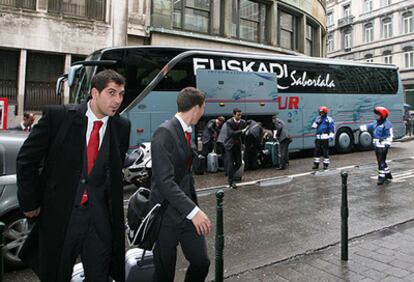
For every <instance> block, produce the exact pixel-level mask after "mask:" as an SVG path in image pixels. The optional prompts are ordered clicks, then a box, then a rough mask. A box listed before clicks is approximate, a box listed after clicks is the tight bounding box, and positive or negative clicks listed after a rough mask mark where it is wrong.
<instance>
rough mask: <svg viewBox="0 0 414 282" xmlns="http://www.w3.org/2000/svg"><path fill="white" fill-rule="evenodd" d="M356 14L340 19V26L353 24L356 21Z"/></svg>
mask: <svg viewBox="0 0 414 282" xmlns="http://www.w3.org/2000/svg"><path fill="white" fill-rule="evenodd" d="M354 18H355V17H354V16H346V17H343V18H340V19H339V20H338V27H344V26H347V25H351V24H352V23H353V22H354Z"/></svg>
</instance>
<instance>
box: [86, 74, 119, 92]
mask: <svg viewBox="0 0 414 282" xmlns="http://www.w3.org/2000/svg"><path fill="white" fill-rule="evenodd" d="M111 81H113V82H115V83H116V84H118V85H125V78H124V77H123V76H122V75H121V74H119V73H117V72H116V71H114V70H111V69H106V70H103V71H101V72H98V73H97V74H95V76H94V77H93V78H92V82H91V84H92V88H96V89H97V90H98V92H99V93H100V92H101V91H102V90H104V89H105V87H106V86H107V85H108V83H109V82H111Z"/></svg>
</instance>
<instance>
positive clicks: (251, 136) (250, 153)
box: [243, 120, 263, 170]
mask: <svg viewBox="0 0 414 282" xmlns="http://www.w3.org/2000/svg"><path fill="white" fill-rule="evenodd" d="M247 125H248V126H249V129H248V130H247V131H246V134H245V146H246V148H245V150H244V156H243V159H244V164H245V170H255V169H258V168H259V164H258V162H257V156H258V154H259V150H261V148H262V139H263V127H262V124H261V123H260V122H256V121H254V120H248V121H247Z"/></svg>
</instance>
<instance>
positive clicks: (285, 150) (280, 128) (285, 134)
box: [272, 115, 292, 170]
mask: <svg viewBox="0 0 414 282" xmlns="http://www.w3.org/2000/svg"><path fill="white" fill-rule="evenodd" d="M272 123H273V128H272V129H273V132H275V134H274V136H273V138H275V139H277V140H278V141H279V144H280V166H279V169H280V170H284V169H286V167H287V166H288V165H289V144H290V142H292V139H291V138H290V136H289V131H288V128H287V126H286V123H285V122H284V121H283V120H281V119H280V118H279V117H278V116H277V115H275V116H273V117H272Z"/></svg>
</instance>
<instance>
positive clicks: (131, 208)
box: [127, 187, 168, 251]
mask: <svg viewBox="0 0 414 282" xmlns="http://www.w3.org/2000/svg"><path fill="white" fill-rule="evenodd" d="M150 196H151V190H149V189H147V188H143V187H141V188H139V189H138V190H137V191H136V192H135V193H134V194H133V195H132V196H131V197H130V198H129V201H128V210H127V234H128V236H127V237H128V243H129V245H130V246H137V247H138V248H140V249H143V250H147V251H152V250H153V249H154V246H155V242H156V241H157V239H158V234H159V232H160V228H161V223H162V217H163V215H164V212H165V210H166V209H167V205H168V204H167V202H166V201H165V202H164V203H163V204H155V205H154V206H151V203H150Z"/></svg>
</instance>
